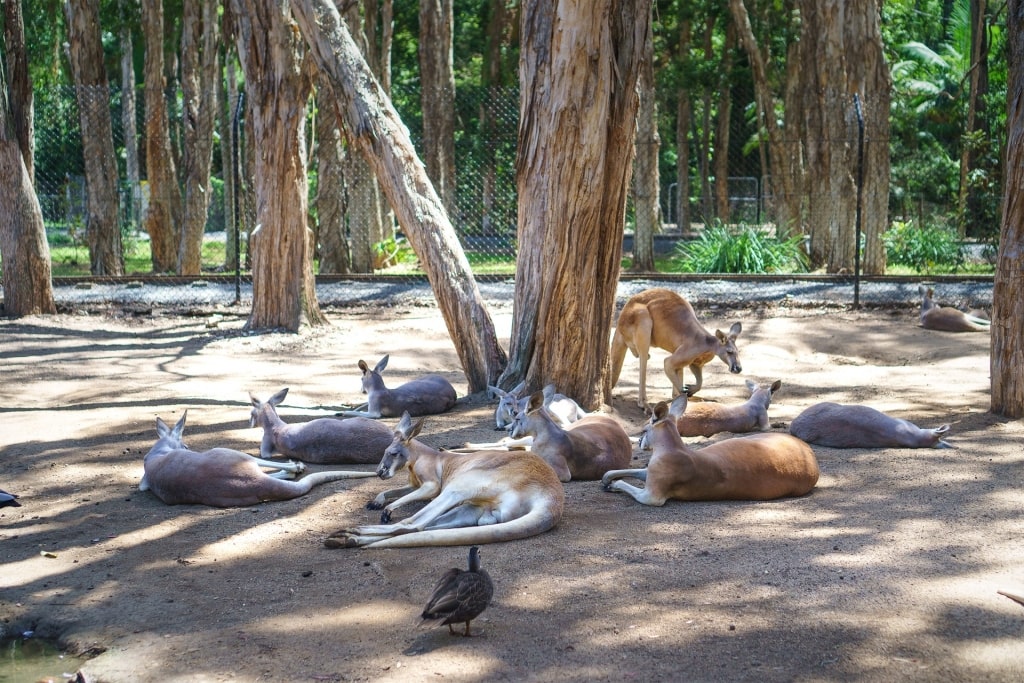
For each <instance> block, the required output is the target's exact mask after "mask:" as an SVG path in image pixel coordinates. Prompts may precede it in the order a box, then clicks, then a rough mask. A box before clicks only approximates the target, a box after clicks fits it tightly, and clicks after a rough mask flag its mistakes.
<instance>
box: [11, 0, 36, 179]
mask: <svg viewBox="0 0 1024 683" xmlns="http://www.w3.org/2000/svg"><path fill="white" fill-rule="evenodd" d="M4 54H5V56H6V57H7V64H6V65H5V66H6V68H7V72H8V73H7V79H8V84H7V89H8V90H9V92H10V101H9V105H10V110H11V112H10V113H11V118H12V119H13V125H14V132H15V134H16V136H17V140H18V145H19V146H20V147H21V155H22V157H23V158H24V160H25V169H26V170H27V171H28V177H29V182H34V179H35V115H34V113H33V111H32V108H33V104H32V101H33V99H32V78H31V76H30V75H29V72H28V53H27V52H26V49H25V19H24V16H23V15H22V12H21V0H5V2H4Z"/></svg>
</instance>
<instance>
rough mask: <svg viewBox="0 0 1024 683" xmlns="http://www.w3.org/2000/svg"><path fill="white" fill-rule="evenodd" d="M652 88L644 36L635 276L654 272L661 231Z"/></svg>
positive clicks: (650, 45)
mask: <svg viewBox="0 0 1024 683" xmlns="http://www.w3.org/2000/svg"><path fill="white" fill-rule="evenodd" d="M656 95H657V93H656V91H655V87H654V40H653V37H652V34H651V33H648V34H647V43H646V44H645V45H644V59H643V67H642V68H641V70H640V108H639V113H638V115H637V130H636V158H635V159H634V160H633V214H634V216H635V220H636V225H635V227H634V231H633V265H632V268H631V270H632V271H634V272H638V273H652V272H654V236H655V235H656V234H657V233H659V232H661V211H660V210H659V205H660V204H659V202H660V199H661V197H660V195H659V192H660V183H661V181H660V178H659V175H658V153H659V151H660V150H661V137H660V136H659V135H658V100H657V98H656Z"/></svg>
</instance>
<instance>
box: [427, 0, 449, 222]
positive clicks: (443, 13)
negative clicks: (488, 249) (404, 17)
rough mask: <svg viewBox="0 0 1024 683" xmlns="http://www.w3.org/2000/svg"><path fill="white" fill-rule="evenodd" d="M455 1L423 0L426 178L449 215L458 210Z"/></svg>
mask: <svg viewBox="0 0 1024 683" xmlns="http://www.w3.org/2000/svg"><path fill="white" fill-rule="evenodd" d="M454 24H455V18H454V12H453V10H452V0H420V40H419V57H420V81H421V83H422V86H421V92H420V102H421V107H422V109H423V156H424V161H425V162H426V164H427V175H428V176H430V180H431V182H432V183H433V185H434V189H435V190H437V194H438V195H439V196H440V197H441V203H443V204H444V206H445V209H446V210H447V211H448V214H449V215H451V214H452V213H453V211H454V209H455V69H454V66H453V64H452V31H453V30H454Z"/></svg>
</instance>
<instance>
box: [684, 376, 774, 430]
mask: <svg viewBox="0 0 1024 683" xmlns="http://www.w3.org/2000/svg"><path fill="white" fill-rule="evenodd" d="M746 384H747V389H749V390H750V398H749V399H747V401H746V402H745V403H740V404H738V405H722V404H721V403H712V402H709V401H705V402H702V403H690V404H688V405H687V407H686V412H685V413H683V414H682V415H680V416H679V419H678V420H677V421H676V427H678V428H679V436H714V435H715V434H718V433H719V432H732V433H733V434H742V433H744V432H758V431H760V432H764V431H767V430H768V428H769V425H768V406H770V405H771V403H772V397H773V396H774V395H775V392H776V391H778V390H779V387H781V386H782V380H778V379H777V380H775V381H774V382H772V383H771V384H770V385H768V384H762V385H760V386H758V384H757V383H755V382H752V381H751V380H749V379H748V380H747V382H746Z"/></svg>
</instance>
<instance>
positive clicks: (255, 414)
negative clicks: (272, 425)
mask: <svg viewBox="0 0 1024 683" xmlns="http://www.w3.org/2000/svg"><path fill="white" fill-rule="evenodd" d="M287 395H288V387H285V388H284V389H282V390H281V391H279V392H277V393H276V394H274V395H273V396H271V397H270V398H268V399H267V400H266V401H261V400H259V399H258V398H256V397H255V396H253V394H252V393H251V392H250V393H249V401H250V402H251V403H252V410H250V411H249V427H250V428H251V427H257V426H259V427H262V426H264V424H265V423H266V418H265V417H264V416H266V415H267V414H268V413H269V414H273V415H276V414H277V406H278V405H280V404H281V401H283V400H284V397H285V396H287Z"/></svg>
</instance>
